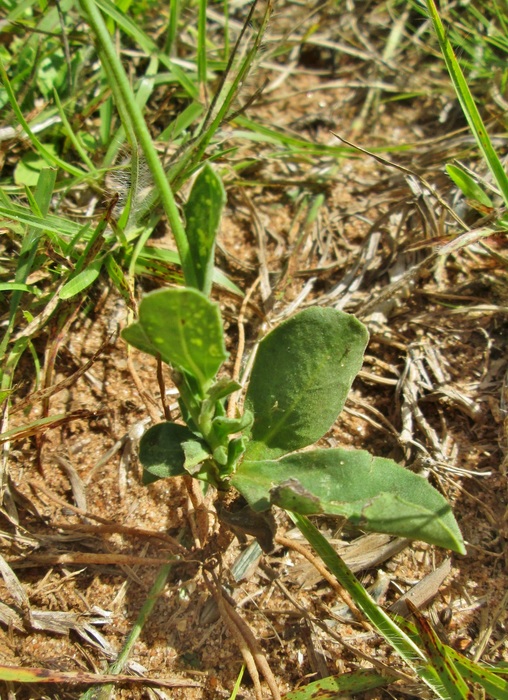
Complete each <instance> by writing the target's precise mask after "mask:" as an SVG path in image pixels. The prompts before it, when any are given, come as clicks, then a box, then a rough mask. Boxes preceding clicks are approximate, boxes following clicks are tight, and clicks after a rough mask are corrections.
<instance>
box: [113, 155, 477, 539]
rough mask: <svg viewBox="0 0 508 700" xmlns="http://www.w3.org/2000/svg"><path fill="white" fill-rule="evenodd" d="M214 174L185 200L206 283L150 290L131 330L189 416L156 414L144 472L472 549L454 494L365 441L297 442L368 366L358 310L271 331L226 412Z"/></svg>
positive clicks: (304, 315) (234, 386) (229, 388)
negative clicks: (241, 395) (215, 290)
mask: <svg viewBox="0 0 508 700" xmlns="http://www.w3.org/2000/svg"><path fill="white" fill-rule="evenodd" d="M201 180H202V181H201ZM217 182H220V181H218V178H217V177H216V176H215V174H214V172H213V170H212V169H211V168H210V166H206V168H205V169H204V170H203V171H202V173H201V174H200V176H199V177H198V180H197V181H196V183H195V185H194V189H193V193H192V194H191V198H190V202H192V206H190V204H188V205H187V208H186V211H187V212H188V224H187V236H188V239H189V249H190V250H191V251H192V263H193V264H194V266H195V271H196V272H195V274H194V277H195V278H196V279H200V289H190V288H175V289H163V290H158V291H155V292H152V293H150V294H148V295H147V296H146V297H145V298H144V299H143V300H142V301H141V304H140V306H139V320H138V321H137V322H136V323H134V324H132V325H130V326H129V327H128V328H126V329H125V330H124V332H123V337H124V339H125V340H126V341H127V342H128V343H130V344H131V345H134V346H135V347H136V348H138V349H139V350H142V351H144V352H147V353H149V354H151V355H153V356H155V357H158V358H160V359H161V360H162V361H163V362H165V363H167V364H168V365H169V366H170V367H171V368H172V370H173V380H174V382H175V384H176V386H177V387H178V390H179V393H180V398H179V403H180V409H181V416H182V419H183V421H184V422H185V425H181V424H180V423H176V422H172V421H168V422H164V423H160V424H158V425H155V426H153V427H152V428H150V429H149V430H148V431H147V432H146V433H145V435H144V436H143V438H142V440H141V445H140V460H141V463H142V465H143V468H144V480H145V483H149V482H151V481H154V480H157V479H160V478H165V477H174V476H180V475H186V474H187V475H191V476H193V477H195V478H197V479H201V480H203V481H205V482H206V483H208V484H210V485H212V486H214V487H215V488H216V489H218V491H219V492H220V491H225V490H228V489H229V488H231V487H234V488H236V489H237V490H238V491H239V492H240V493H241V494H242V495H243V496H244V498H245V499H246V501H247V502H248V504H249V506H250V508H251V509H253V510H254V511H258V512H262V511H266V510H268V509H269V508H271V506H273V505H276V506H280V507H282V508H285V509H287V510H289V511H292V512H294V513H299V514H302V515H310V514H317V513H321V514H329V515H339V516H343V517H345V518H347V519H348V520H349V521H351V522H352V523H354V524H355V525H357V526H359V527H361V528H362V529H364V530H373V531H376V532H385V533H388V534H390V535H396V536H400V537H408V538H411V539H420V540H425V541H426V542H430V543H433V544H437V545H440V546H443V547H448V548H450V549H453V550H455V551H457V552H460V553H465V547H464V543H463V540H462V537H461V534H460V531H459V528H458V526H457V523H456V521H455V518H454V516H453V514H452V511H451V508H450V506H449V504H448V503H447V502H446V500H445V499H444V498H443V496H441V494H439V493H438V492H437V491H436V490H435V489H434V488H433V487H432V486H431V485H430V484H429V483H428V482H427V481H426V480H425V479H424V478H423V477H421V476H418V475H417V474H414V473H412V472H411V471H409V470H407V469H404V468H403V467H401V466H399V465H398V464H396V463H395V462H394V461H392V460H391V459H384V458H381V457H373V456H372V455H370V454H369V453H368V452H366V451H364V450H349V449H342V448H338V449H312V450H307V451H303V452H299V450H302V449H303V448H306V447H309V446H311V445H313V444H314V443H315V442H316V441H317V440H319V439H320V438H321V437H322V436H323V435H324V434H325V433H326V432H327V431H328V430H329V428H330V427H331V426H332V425H333V423H334V422H335V420H336V418H337V416H338V414H339V413H340V411H341V410H342V408H343V406H344V403H345V401H346V398H347V395H348V392H349V390H350V388H351V384H352V382H353V380H354V378H355V376H356V374H357V373H358V371H359V370H360V368H361V366H362V359H363V353H364V350H365V347H366V345H367V342H368V333H367V329H366V328H365V326H364V325H363V324H362V323H360V321H358V319H356V318H355V317H354V316H351V315H349V314H346V313H343V312H341V311H338V310H335V309H330V308H321V307H314V308H309V309H306V310H304V311H301V312H300V313H298V314H296V315H295V316H293V317H292V318H290V319H289V320H287V321H285V322H283V323H281V324H280V325H279V326H278V327H277V328H275V329H274V330H272V331H271V332H270V333H268V335H267V336H266V337H265V338H263V340H262V341H261V342H260V344H259V347H258V351H257V354H256V358H255V361H254V365H253V369H252V374H251V378H250V383H249V386H248V389H247V392H246V394H245V401H244V411H243V413H241V414H240V413H239V414H237V415H235V416H234V417H231V416H228V415H227V401H228V398H229V397H230V396H231V394H232V393H233V392H237V391H238V390H239V389H241V387H240V385H239V384H238V383H237V382H235V381H233V380H231V379H230V378H228V377H227V376H223V375H222V374H221V376H219V372H220V370H221V367H222V365H223V364H224V362H225V360H226V359H227V356H228V355H227V352H226V348H225V344H224V331H223V326H222V319H221V315H220V310H219V306H218V304H217V303H215V302H213V301H210V299H209V298H208V297H207V296H206V292H208V290H209V288H210V273H211V269H212V267H211V265H210V261H211V260H212V257H213V238H214V236H215V231H216V227H217V226H218V220H219V213H220V208H221V205H220V206H219V207H217V206H216V205H215V204H214V205H213V206H212V202H215V203H216V202H217V198H216V197H215V198H214V197H212V196H209V193H210V192H212V191H215V192H216V194H217V192H218V191H219V189H218V185H217ZM197 190H198V191H199V192H201V195H200V196H199V197H198V196H197V195H196V191H197ZM207 193H208V194H207ZM212 209H213V211H212ZM207 222H211V223H210V226H209V227H208V228H207ZM198 271H200V274H196V273H197V272H198Z"/></svg>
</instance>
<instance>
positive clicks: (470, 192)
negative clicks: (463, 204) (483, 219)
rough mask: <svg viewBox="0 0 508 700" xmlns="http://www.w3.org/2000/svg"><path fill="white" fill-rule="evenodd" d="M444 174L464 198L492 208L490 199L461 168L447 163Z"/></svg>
mask: <svg viewBox="0 0 508 700" xmlns="http://www.w3.org/2000/svg"><path fill="white" fill-rule="evenodd" d="M446 172H447V173H448V175H449V176H450V177H451V179H452V180H453V182H454V183H455V184H456V185H457V187H458V188H459V190H460V191H461V192H462V194H463V195H464V196H465V197H467V198H468V199H472V200H474V201H476V202H479V203H480V204H483V206H485V207H489V208H492V207H493V206H494V205H493V203H492V200H491V199H490V197H489V196H488V195H487V194H486V193H485V192H484V191H483V190H482V188H481V187H480V186H479V185H478V183H476V182H475V180H473V178H472V177H471V175H469V174H468V173H466V172H465V170H462V168H459V167H458V166H456V165H451V164H450V163H448V164H447V165H446Z"/></svg>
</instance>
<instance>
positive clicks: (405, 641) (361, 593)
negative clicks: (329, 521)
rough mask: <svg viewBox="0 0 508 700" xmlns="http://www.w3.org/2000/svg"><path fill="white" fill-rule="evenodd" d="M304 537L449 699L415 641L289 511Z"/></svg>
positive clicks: (411, 662)
mask: <svg viewBox="0 0 508 700" xmlns="http://www.w3.org/2000/svg"><path fill="white" fill-rule="evenodd" d="M287 513H288V515H289V517H290V518H291V520H292V521H293V522H294V523H295V525H296V526H297V527H298V529H299V530H300V532H301V533H302V534H303V536H304V537H305V539H306V540H307V541H308V542H309V544H310V545H311V546H312V547H313V548H314V550H315V551H316V553H317V554H318V555H319V557H320V558H321V559H322V560H323V562H324V563H325V565H326V566H327V567H328V569H329V570H330V571H331V572H332V574H333V575H334V576H335V577H336V578H337V580H338V581H339V583H340V584H341V586H343V587H344V588H345V589H346V591H347V592H348V593H349V594H350V595H351V596H352V598H353V600H354V601H355V603H356V605H357V606H358V608H359V609H360V610H361V611H362V612H363V613H364V615H365V616H366V617H367V619H368V620H369V621H370V622H371V623H372V624H373V625H374V626H375V628H376V630H377V631H378V633H379V634H380V635H382V636H383V637H384V638H385V639H386V641H387V642H388V643H389V644H390V645H391V646H392V647H393V648H394V649H395V650H396V651H397V653H398V654H399V655H400V657H401V658H402V659H403V660H404V661H405V662H406V663H407V664H408V665H409V666H410V667H411V668H412V669H413V670H414V671H415V672H416V673H417V674H418V675H419V676H420V678H421V679H422V680H423V681H424V682H425V683H426V684H427V685H428V686H429V687H430V688H432V690H433V691H434V692H435V693H436V695H437V696H438V697H439V698H443V700H445V698H446V699H447V698H448V695H447V694H444V693H443V690H444V689H443V686H442V683H441V681H440V679H439V676H438V674H437V673H436V671H435V669H434V668H432V666H430V665H429V663H428V660H427V658H426V656H425V655H424V653H423V652H422V651H421V649H419V647H418V646H417V645H416V644H415V642H414V641H413V640H412V639H411V638H410V637H409V636H408V635H407V634H406V633H405V632H404V631H403V630H401V629H400V627H399V626H398V625H397V624H396V623H395V622H394V621H393V620H392V619H391V618H390V617H389V616H388V615H387V614H386V613H385V612H384V611H383V610H382V609H381V608H380V607H379V606H378V605H376V603H375V602H374V601H373V600H372V598H371V597H370V595H369V594H368V593H367V591H366V590H365V589H364V587H363V586H362V585H361V584H360V582H359V581H358V580H357V579H356V577H355V576H354V575H353V573H352V572H351V571H350V570H349V568H348V567H347V566H346V564H345V563H344V562H343V561H342V559H341V558H340V557H339V555H338V554H337V552H336V551H335V550H334V549H333V547H332V546H331V544H330V543H329V542H328V540H327V539H326V538H325V537H323V535H322V534H321V533H320V532H319V530H317V528H315V527H314V525H312V523H311V522H310V520H309V519H308V518H307V517H306V516H303V515H298V514H296V513H291V512H289V511H287Z"/></svg>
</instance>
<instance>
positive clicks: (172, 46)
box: [164, 0, 181, 56]
mask: <svg viewBox="0 0 508 700" xmlns="http://www.w3.org/2000/svg"><path fill="white" fill-rule="evenodd" d="M180 9H181V0H173V1H172V2H170V3H169V21H168V33H167V36H166V45H165V46H164V51H165V53H166V54H167V55H168V56H172V55H173V54H175V53H176V38H177V32H178V22H179V20H180Z"/></svg>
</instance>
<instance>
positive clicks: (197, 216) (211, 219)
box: [184, 163, 226, 295]
mask: <svg viewBox="0 0 508 700" xmlns="http://www.w3.org/2000/svg"><path fill="white" fill-rule="evenodd" d="M225 202H226V192H225V191H224V186H223V184H222V181H221V179H220V177H219V176H218V175H216V174H215V172H214V170H213V168H212V167H211V165H209V164H208V163H207V164H206V165H205V166H204V168H203V169H202V170H201V172H200V173H199V175H198V176H197V178H196V180H195V182H194V185H193V187H192V190H191V193H190V195H189V199H188V201H187V204H186V205H185V207H184V212H185V218H186V222H187V223H186V227H185V231H186V233H187V239H188V241H189V250H190V254H191V258H192V262H193V265H194V272H195V275H196V281H197V285H198V289H199V290H200V291H202V292H203V293H204V294H206V295H208V294H210V290H211V289H212V276H213V257H214V250H215V237H216V235H217V231H218V230H219V226H220V220H221V215H222V209H223V207H224V204H225Z"/></svg>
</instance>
